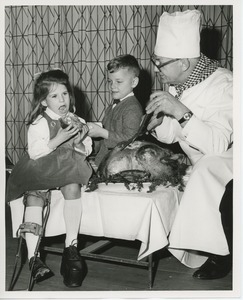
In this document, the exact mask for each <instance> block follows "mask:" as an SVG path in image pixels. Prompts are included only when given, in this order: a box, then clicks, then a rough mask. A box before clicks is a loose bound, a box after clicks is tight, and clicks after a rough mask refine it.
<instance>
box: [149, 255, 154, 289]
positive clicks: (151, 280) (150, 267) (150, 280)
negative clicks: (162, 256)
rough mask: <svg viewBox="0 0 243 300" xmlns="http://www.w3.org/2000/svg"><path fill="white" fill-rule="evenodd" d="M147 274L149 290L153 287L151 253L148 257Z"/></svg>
mask: <svg viewBox="0 0 243 300" xmlns="http://www.w3.org/2000/svg"><path fill="white" fill-rule="evenodd" d="M148 262H149V264H148V273H149V286H148V287H149V289H152V287H153V254H152V253H151V254H150V255H149V257H148Z"/></svg>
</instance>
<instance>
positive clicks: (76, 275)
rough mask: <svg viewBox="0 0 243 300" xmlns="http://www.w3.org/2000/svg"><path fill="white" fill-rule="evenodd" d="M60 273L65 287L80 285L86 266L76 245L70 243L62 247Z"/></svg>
mask: <svg viewBox="0 0 243 300" xmlns="http://www.w3.org/2000/svg"><path fill="white" fill-rule="evenodd" d="M60 273H61V275H62V276H63V282H64V284H65V285H66V286H67V287H78V286H81V285H82V281H83V279H84V277H85V275H86V273H87V268H86V264H85V262H84V259H83V258H82V257H81V256H80V254H79V252H78V249H77V247H76V246H74V245H71V246H69V247H67V248H65V249H64V251H63V255H62V264H61V270H60Z"/></svg>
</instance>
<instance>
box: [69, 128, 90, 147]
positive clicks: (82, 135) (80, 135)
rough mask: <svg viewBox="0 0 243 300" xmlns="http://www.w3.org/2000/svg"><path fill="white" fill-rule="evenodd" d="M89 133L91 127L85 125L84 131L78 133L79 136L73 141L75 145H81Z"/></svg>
mask: <svg viewBox="0 0 243 300" xmlns="http://www.w3.org/2000/svg"><path fill="white" fill-rule="evenodd" d="M88 132H89V127H88V126H87V125H86V124H84V125H83V127H82V130H81V131H79V132H78V134H77V136H75V138H74V140H73V142H74V145H78V144H80V143H81V142H82V141H83V140H84V139H85V138H86V136H87V135H88Z"/></svg>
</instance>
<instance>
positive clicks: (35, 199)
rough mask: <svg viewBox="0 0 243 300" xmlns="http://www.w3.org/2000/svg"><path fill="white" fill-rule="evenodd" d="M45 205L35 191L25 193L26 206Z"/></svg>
mask: <svg viewBox="0 0 243 300" xmlns="http://www.w3.org/2000/svg"><path fill="white" fill-rule="evenodd" d="M44 205H45V201H44V199H42V198H41V197H39V196H38V195H37V193H35V192H31V193H30V194H28V195H27V199H26V206H40V207H43V206H44Z"/></svg>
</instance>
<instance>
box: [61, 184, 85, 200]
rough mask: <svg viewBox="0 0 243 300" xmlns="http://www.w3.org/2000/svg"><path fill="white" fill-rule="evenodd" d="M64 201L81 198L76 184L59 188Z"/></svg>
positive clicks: (78, 185)
mask: <svg viewBox="0 0 243 300" xmlns="http://www.w3.org/2000/svg"><path fill="white" fill-rule="evenodd" d="M61 192H62V194H63V197H64V198H65V200H72V199H77V198H80V197H81V186H80V184H77V183H71V184H68V185H66V186H64V187H62V188H61Z"/></svg>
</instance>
